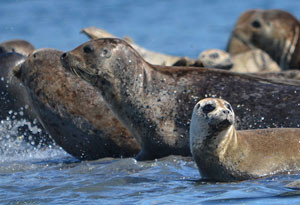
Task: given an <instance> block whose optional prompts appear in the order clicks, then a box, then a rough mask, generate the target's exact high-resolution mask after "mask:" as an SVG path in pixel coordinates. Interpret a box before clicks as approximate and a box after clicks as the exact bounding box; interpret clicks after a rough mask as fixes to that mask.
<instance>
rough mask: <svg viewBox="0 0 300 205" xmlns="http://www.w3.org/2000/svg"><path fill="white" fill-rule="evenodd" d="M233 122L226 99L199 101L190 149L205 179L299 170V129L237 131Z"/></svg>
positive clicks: (260, 175)
mask: <svg viewBox="0 0 300 205" xmlns="http://www.w3.org/2000/svg"><path fill="white" fill-rule="evenodd" d="M234 122H235V114H234V111H233V109H232V107H231V105H230V104H229V103H228V102H227V101H225V100H222V99H217V98H205V99H203V100H200V101H199V102H198V103H197V104H196V106H195V108H194V111H193V115H192V121H191V126H190V148H191V152H192V155H193V158H194V160H195V162H196V164H197V166H198V168H199V171H200V174H201V176H202V178H204V179H208V180H216V181H235V180H246V179H251V178H258V177H263V176H268V175H273V174H279V173H287V172H293V171H299V170H300V152H299V151H300V128H273V129H254V130H239V131H238V130H236V129H235V124H234Z"/></svg>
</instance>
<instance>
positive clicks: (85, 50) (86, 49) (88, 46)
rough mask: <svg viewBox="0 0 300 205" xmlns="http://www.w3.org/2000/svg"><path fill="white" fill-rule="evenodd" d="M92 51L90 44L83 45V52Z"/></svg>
mask: <svg viewBox="0 0 300 205" xmlns="http://www.w3.org/2000/svg"><path fill="white" fill-rule="evenodd" d="M93 51H94V48H93V47H92V46H90V45H86V46H84V47H83V52H85V53H91V52H93Z"/></svg>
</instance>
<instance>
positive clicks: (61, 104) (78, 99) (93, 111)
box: [14, 49, 140, 160]
mask: <svg viewBox="0 0 300 205" xmlns="http://www.w3.org/2000/svg"><path fill="white" fill-rule="evenodd" d="M61 55H62V52H61V51H58V50H54V49H39V50H36V51H34V52H33V53H32V54H30V55H29V56H28V58H27V59H26V61H25V62H24V63H23V64H22V65H21V66H20V67H19V68H15V70H14V72H15V75H16V76H18V78H19V79H20V80H21V81H22V83H23V84H24V85H25V87H26V88H27V89H28V93H29V95H30V100H31V103H32V106H33V107H34V108H35V111H36V112H37V116H38V118H39V120H40V121H41V123H42V124H43V125H44V127H45V128H46V130H47V131H48V132H49V133H50V135H51V137H52V138H53V139H54V140H55V142H56V144H57V145H59V146H61V147H62V148H63V149H64V150H65V151H67V152H68V153H69V154H71V155H73V156H74V157H76V158H78V159H80V160H94V159H99V158H104V157H132V156H135V155H136V154H137V153H138V152H139V150H140V145H139V144H138V143H137V142H136V140H135V139H134V137H132V136H131V134H130V133H129V132H128V131H127V130H126V129H125V128H124V126H122V125H121V124H120V123H119V121H118V120H117V119H116V118H115V117H114V115H113V114H112V112H111V111H110V110H109V109H108V108H107V106H106V105H105V104H104V101H103V99H102V96H101V95H99V93H98V92H96V89H95V88H94V87H92V86H91V85H89V84H88V83H87V82H85V81H83V80H81V79H80V78H78V77H77V76H75V75H73V74H71V73H69V72H66V71H65V69H64V68H63V67H62V65H61V63H60V56H61Z"/></svg>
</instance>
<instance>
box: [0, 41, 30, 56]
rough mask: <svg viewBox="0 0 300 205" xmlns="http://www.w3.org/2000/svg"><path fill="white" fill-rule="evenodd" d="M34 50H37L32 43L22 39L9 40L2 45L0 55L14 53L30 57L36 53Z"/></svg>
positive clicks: (0, 44)
mask: <svg viewBox="0 0 300 205" xmlns="http://www.w3.org/2000/svg"><path fill="white" fill-rule="evenodd" d="M34 49H35V48H34V46H33V45H32V44H31V43H29V42H28V41H25V40H21V39H16V40H9V41H4V42H2V43H0V54H3V53H11V52H14V53H20V54H22V55H24V56H28V55H29V54H30V53H32V52H33V51H34Z"/></svg>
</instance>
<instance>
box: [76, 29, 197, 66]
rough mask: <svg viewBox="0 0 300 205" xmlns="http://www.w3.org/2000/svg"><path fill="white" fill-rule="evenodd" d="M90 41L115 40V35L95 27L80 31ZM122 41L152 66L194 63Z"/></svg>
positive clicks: (131, 42) (126, 39) (127, 39)
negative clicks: (100, 39) (99, 39)
mask: <svg viewBox="0 0 300 205" xmlns="http://www.w3.org/2000/svg"><path fill="white" fill-rule="evenodd" d="M81 32H82V33H84V34H85V35H87V36H88V37H89V38H91V39H98V38H116V36H115V35H113V34H111V33H109V32H107V31H105V30H103V29H100V28H96V27H89V28H84V29H82V31H81ZM124 40H125V41H126V42H127V43H129V44H130V45H131V46H132V47H133V48H134V49H135V50H136V51H137V52H138V53H139V54H140V55H141V56H142V57H143V58H144V59H145V60H146V61H147V62H149V63H151V64H154V65H166V66H171V65H174V66H177V65H192V64H194V63H195V60H194V59H191V58H188V57H180V56H172V55H167V54H163V53H158V52H155V51H150V50H148V49H146V48H143V47H142V46H140V45H137V44H136V43H134V42H133V40H132V39H131V38H129V37H124Z"/></svg>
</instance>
